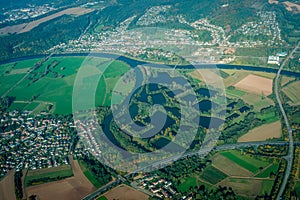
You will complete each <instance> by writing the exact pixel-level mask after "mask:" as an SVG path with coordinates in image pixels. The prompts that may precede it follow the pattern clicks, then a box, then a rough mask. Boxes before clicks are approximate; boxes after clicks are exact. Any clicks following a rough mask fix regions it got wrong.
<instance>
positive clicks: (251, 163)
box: [221, 150, 269, 173]
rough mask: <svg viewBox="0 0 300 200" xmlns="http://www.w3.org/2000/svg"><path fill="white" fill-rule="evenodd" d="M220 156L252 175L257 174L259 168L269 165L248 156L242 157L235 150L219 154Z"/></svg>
mask: <svg viewBox="0 0 300 200" xmlns="http://www.w3.org/2000/svg"><path fill="white" fill-rule="evenodd" d="M221 155H223V156H225V157H226V158H228V159H230V160H231V161H233V162H235V163H237V164H238V165H240V166H241V167H243V168H245V169H247V170H249V171H251V172H253V173H257V172H258V171H259V168H260V167H262V168H264V167H266V166H267V165H268V164H269V163H268V162H266V161H261V160H258V159H255V158H253V157H250V156H249V155H242V154H241V153H240V152H239V151H236V150H232V151H224V152H221Z"/></svg>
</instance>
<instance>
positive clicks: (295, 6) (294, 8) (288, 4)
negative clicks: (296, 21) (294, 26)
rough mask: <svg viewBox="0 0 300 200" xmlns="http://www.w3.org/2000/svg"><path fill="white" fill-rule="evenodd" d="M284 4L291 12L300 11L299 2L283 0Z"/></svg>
mask: <svg viewBox="0 0 300 200" xmlns="http://www.w3.org/2000/svg"><path fill="white" fill-rule="evenodd" d="M283 4H284V5H285V8H286V10H288V11H290V12H295V13H299V12H300V5H299V4H296V3H292V2H289V1H285V2H283Z"/></svg>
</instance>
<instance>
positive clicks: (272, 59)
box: [268, 56, 280, 65]
mask: <svg viewBox="0 0 300 200" xmlns="http://www.w3.org/2000/svg"><path fill="white" fill-rule="evenodd" d="M268 64H272V65H280V63H279V56H269V58H268Z"/></svg>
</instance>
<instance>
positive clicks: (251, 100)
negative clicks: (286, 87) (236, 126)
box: [241, 93, 275, 111]
mask: <svg viewBox="0 0 300 200" xmlns="http://www.w3.org/2000/svg"><path fill="white" fill-rule="evenodd" d="M241 98H242V99H243V100H244V101H245V102H246V103H248V104H250V105H253V106H254V109H255V110H256V111H260V110H261V109H262V108H266V107H268V106H271V105H275V103H274V101H273V100H272V99H270V98H268V97H265V98H263V95H262V94H260V95H259V94H255V93H247V94H245V95H243V96H242V97H241Z"/></svg>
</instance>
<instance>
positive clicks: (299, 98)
mask: <svg viewBox="0 0 300 200" xmlns="http://www.w3.org/2000/svg"><path fill="white" fill-rule="evenodd" d="M282 91H283V92H284V94H286V95H287V96H288V97H289V99H290V100H291V103H292V104H293V105H299V104H300V93H299V91H300V81H295V82H293V83H291V84H288V85H287V86H285V87H284V88H283V89H282Z"/></svg>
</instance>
